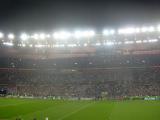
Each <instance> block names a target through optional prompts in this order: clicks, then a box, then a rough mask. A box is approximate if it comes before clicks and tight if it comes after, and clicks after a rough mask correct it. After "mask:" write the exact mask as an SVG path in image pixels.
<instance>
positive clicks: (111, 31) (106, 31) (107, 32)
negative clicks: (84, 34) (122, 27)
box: [103, 30, 115, 36]
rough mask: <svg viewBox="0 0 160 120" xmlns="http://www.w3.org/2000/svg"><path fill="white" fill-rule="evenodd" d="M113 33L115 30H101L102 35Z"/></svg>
mask: <svg viewBox="0 0 160 120" xmlns="http://www.w3.org/2000/svg"><path fill="white" fill-rule="evenodd" d="M114 33H115V30H104V31H103V35H106V36H108V35H113V34H114Z"/></svg>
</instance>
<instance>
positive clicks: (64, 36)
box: [53, 31, 71, 39]
mask: <svg viewBox="0 0 160 120" xmlns="http://www.w3.org/2000/svg"><path fill="white" fill-rule="evenodd" d="M53 37H54V38H55V39H68V38H69V37H71V33H69V32H66V31H61V32H55V33H54V34H53Z"/></svg>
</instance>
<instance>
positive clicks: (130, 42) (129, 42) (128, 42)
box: [124, 41, 134, 44]
mask: <svg viewBox="0 0 160 120" xmlns="http://www.w3.org/2000/svg"><path fill="white" fill-rule="evenodd" d="M133 43H134V41H125V42H124V44H133Z"/></svg>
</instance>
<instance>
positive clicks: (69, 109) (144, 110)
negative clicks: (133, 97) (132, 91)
mask: <svg viewBox="0 0 160 120" xmlns="http://www.w3.org/2000/svg"><path fill="white" fill-rule="evenodd" d="M18 116H20V117H21V118H22V119H23V120H33V118H37V120H45V117H48V118H49V120H160V101H60V100H59V101H58V100H36V99H34V100H32V99H8V98H0V120H15V119H16V117H18Z"/></svg>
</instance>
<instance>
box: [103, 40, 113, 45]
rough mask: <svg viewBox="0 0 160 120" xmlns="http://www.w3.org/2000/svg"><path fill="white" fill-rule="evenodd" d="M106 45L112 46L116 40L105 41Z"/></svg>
mask: <svg viewBox="0 0 160 120" xmlns="http://www.w3.org/2000/svg"><path fill="white" fill-rule="evenodd" d="M104 45H107V46H112V45H114V42H111V41H108V42H106V43H104Z"/></svg>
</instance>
